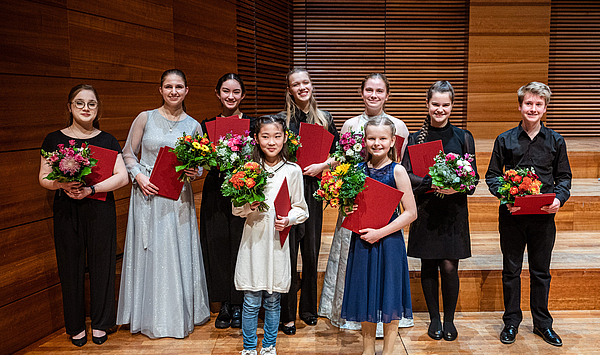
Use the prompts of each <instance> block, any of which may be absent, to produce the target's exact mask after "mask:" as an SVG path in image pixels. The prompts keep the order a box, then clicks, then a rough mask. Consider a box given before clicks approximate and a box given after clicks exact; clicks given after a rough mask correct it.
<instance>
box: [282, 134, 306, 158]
mask: <svg viewBox="0 0 600 355" xmlns="http://www.w3.org/2000/svg"><path fill="white" fill-rule="evenodd" d="M285 133H286V135H287V149H288V158H289V161H291V162H296V161H298V159H297V158H296V152H298V148H300V147H301V146H302V144H301V143H300V136H299V135H297V134H296V133H294V132H293V131H291V130H289V129H286V131H285Z"/></svg>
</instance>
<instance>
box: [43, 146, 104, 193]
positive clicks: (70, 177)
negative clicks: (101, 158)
mask: <svg viewBox="0 0 600 355" xmlns="http://www.w3.org/2000/svg"><path fill="white" fill-rule="evenodd" d="M91 154H92V153H91V151H90V147H89V146H88V144H87V143H83V144H81V147H80V148H77V147H75V140H74V139H71V140H70V141H69V147H65V145H64V144H59V145H58V150H55V151H54V152H46V151H44V150H43V149H42V156H43V157H44V158H46V161H47V163H48V165H50V166H51V167H52V172H51V173H50V174H48V175H47V176H46V177H45V178H44V179H47V180H57V181H58V182H72V181H79V182H83V179H84V177H85V176H86V175H88V174H90V173H91V172H92V167H93V166H95V165H96V163H97V162H98V159H93V158H91V157H90V156H91Z"/></svg>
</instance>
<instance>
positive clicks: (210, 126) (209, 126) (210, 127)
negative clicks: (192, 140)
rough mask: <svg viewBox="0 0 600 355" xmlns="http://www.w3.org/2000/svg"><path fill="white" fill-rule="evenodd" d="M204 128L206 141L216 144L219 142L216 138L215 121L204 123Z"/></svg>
mask: <svg viewBox="0 0 600 355" xmlns="http://www.w3.org/2000/svg"><path fill="white" fill-rule="evenodd" d="M204 126H205V127H206V132H204V133H208V139H210V141H211V142H213V143H215V144H216V143H217V142H218V141H219V137H217V120H212V121H208V122H206V123H204Z"/></svg>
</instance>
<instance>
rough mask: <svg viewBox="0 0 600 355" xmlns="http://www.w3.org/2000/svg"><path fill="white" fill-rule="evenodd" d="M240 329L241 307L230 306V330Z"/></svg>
mask: <svg viewBox="0 0 600 355" xmlns="http://www.w3.org/2000/svg"><path fill="white" fill-rule="evenodd" d="M241 327H242V306H240V305H237V304H235V305H232V306H231V328H241Z"/></svg>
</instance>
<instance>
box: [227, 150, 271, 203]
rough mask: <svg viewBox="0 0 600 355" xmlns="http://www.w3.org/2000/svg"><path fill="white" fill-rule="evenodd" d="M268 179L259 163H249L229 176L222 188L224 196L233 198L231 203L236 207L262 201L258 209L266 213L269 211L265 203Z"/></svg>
mask: <svg viewBox="0 0 600 355" xmlns="http://www.w3.org/2000/svg"><path fill="white" fill-rule="evenodd" d="M267 177H268V174H267V172H266V171H265V170H264V169H261V167H260V165H259V164H258V163H257V162H253V161H249V162H247V163H245V164H244V165H242V166H240V167H239V168H237V169H234V170H233V171H231V172H229V173H228V174H227V177H226V178H225V181H224V182H223V185H222V186H221V191H222V192H223V196H231V202H232V203H233V205H234V206H235V207H242V206H243V205H245V204H246V203H252V202H255V201H261V204H260V205H259V206H258V209H259V210H260V211H261V212H264V211H267V210H268V209H269V206H268V205H267V204H266V203H265V202H264V201H265V194H264V191H265V187H266V186H267Z"/></svg>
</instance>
